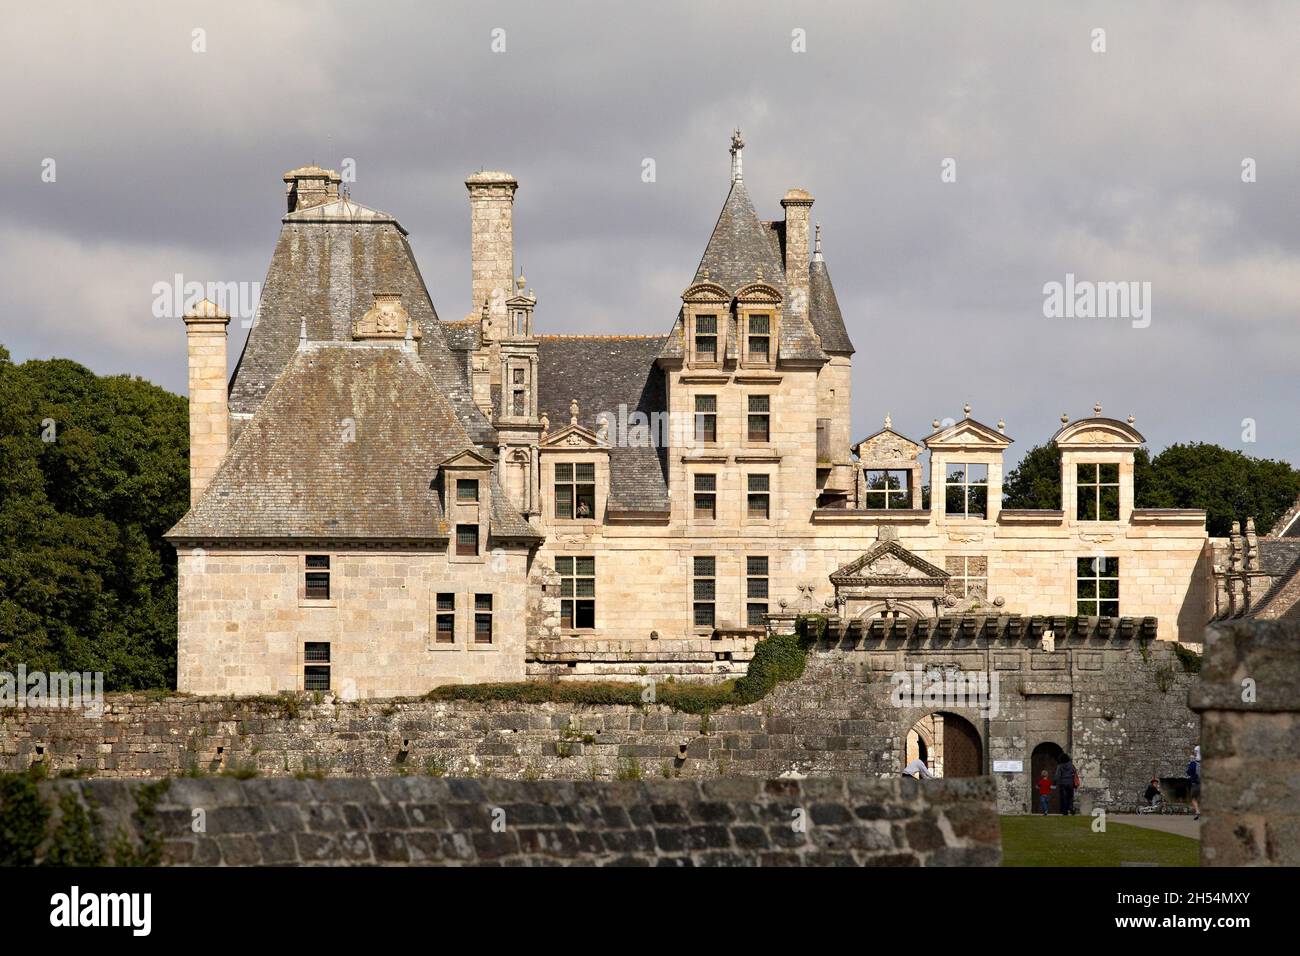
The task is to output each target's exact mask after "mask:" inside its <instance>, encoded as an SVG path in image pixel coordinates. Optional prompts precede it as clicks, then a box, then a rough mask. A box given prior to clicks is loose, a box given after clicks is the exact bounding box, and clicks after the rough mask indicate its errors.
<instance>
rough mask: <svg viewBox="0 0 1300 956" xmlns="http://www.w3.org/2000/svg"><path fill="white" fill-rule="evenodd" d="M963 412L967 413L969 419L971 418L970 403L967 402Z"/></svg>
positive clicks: (962, 408)
mask: <svg viewBox="0 0 1300 956" xmlns="http://www.w3.org/2000/svg"><path fill="white" fill-rule="evenodd" d="M961 410H962V411H963V412H965V413H966V417H967V418H970V402H967V403H966V404H965V405H963V406H962V407H961Z"/></svg>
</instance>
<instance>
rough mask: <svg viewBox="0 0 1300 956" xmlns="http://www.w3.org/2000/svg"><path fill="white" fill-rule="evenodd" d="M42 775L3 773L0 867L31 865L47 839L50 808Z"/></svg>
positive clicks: (1, 777)
mask: <svg viewBox="0 0 1300 956" xmlns="http://www.w3.org/2000/svg"><path fill="white" fill-rule="evenodd" d="M42 776H43V775H42V774H40V773H32V772H30V771H29V772H28V773H7V774H0V866H31V865H33V864H34V863H35V862H36V849H37V847H39V846H40V845H41V841H42V840H43V839H45V826H46V824H47V823H48V822H49V819H50V808H49V806H48V805H47V804H46V803H45V801H44V800H42V799H41V794H40V791H39V790H38V789H37V784H38V783H39V782H40V780H41V777H42Z"/></svg>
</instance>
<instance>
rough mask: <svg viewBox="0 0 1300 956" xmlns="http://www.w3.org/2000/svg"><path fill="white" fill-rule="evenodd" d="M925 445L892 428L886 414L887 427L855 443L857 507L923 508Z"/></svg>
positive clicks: (889, 509) (890, 509) (904, 509)
mask: <svg viewBox="0 0 1300 956" xmlns="http://www.w3.org/2000/svg"><path fill="white" fill-rule="evenodd" d="M921 451H922V445H921V444H920V443H919V442H914V441H912V440H911V439H910V438H908V437H906V436H905V435H901V434H899V433H898V432H896V431H894V429H893V421H892V419H890V417H889V416H888V415H886V416H885V427H884V428H882V429H881V430H880V431H878V432H876V433H875V434H874V435H868V436H867V437H866V438H864V439H862V441H860V442H858V443H857V444H856V445H855V446H853V453H854V455H855V456H856V457H857V462H856V465H857V478H856V485H855V487H856V500H857V507H859V508H862V509H870V510H873V511H906V510H917V511H919V510H920V508H921Z"/></svg>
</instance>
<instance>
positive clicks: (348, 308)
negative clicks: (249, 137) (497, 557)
mask: <svg viewBox="0 0 1300 956" xmlns="http://www.w3.org/2000/svg"><path fill="white" fill-rule="evenodd" d="M281 221H282V223H283V226H282V227H281V229H280V236H279V239H278V240H277V241H276V244H275V252H274V253H273V254H272V256H271V265H270V268H269V269H268V270H267V274H266V281H265V282H264V283H263V286H262V294H261V298H260V301H259V305H258V314H257V318H256V320H255V322H254V324H253V327H252V328H251V329H250V330H249V334H248V340H247V341H246V342H245V343H244V350H243V353H242V354H241V355H240V357H239V362H238V364H237V365H236V366H235V373H234V375H233V376H232V378H231V382H230V411H231V413H232V414H234V415H245V416H246V415H248V414H251V413H253V412H255V411H256V410H257V408H258V406H259V405H260V404H261V402H262V401H263V400H264V399H265V397H266V395H267V393H268V392H269V391H270V389H271V387H272V386H273V385H274V384H275V381H276V379H277V377H278V376H279V375H280V372H281V371H282V370H283V369H284V368H285V366H286V365H287V364H288V362H289V360H290V359H291V358H292V356H293V354H294V352H295V350H296V349H297V347H298V337H299V330H300V327H301V323H302V319H303V318H304V317H305V318H306V321H307V338H308V339H309V340H310V341H313V342H328V341H334V342H348V341H351V339H352V323H353V322H354V321H355V320H356V319H359V318H360V317H361V316H362V315H364V314H365V312H366V310H367V309H369V308H370V307H371V305H373V304H374V295H373V293H376V292H379V293H398V294H400V295H401V296H402V305H403V307H405V309H406V310H407V312H409V313H410V315H411V317H412V318H414V319H415V320H416V322H417V323H419V326H420V331H421V338H420V341H419V354H420V358H421V359H422V360H423V361H424V363H425V364H426V365H427V366H428V368H429V371H430V372H431V373H432V375H433V377H434V380H435V381H436V382H437V383H438V386H439V387H440V388H441V389H442V391H443V394H445V395H446V396H447V398H448V400H449V401H450V402H451V405H452V407H453V408H454V409H455V411H456V414H457V417H458V418H459V419H460V422H461V424H462V426H463V427H464V428H465V430H466V431H467V433H468V434H469V436H470V437H471V438H472V439H473V440H474V442H475V443H476V444H480V445H485V446H488V447H491V446H494V445H495V443H496V432H495V429H493V427H492V424H491V423H490V422H489V421H488V420H487V419H486V418H485V417H484V416H483V414H482V412H480V411H479V409H478V408H477V407H476V406H475V405H474V402H473V398H472V394H471V392H470V387H469V381H468V378H467V377H466V375H465V372H464V362H463V361H458V360H457V359H456V357H455V356H453V354H452V352H451V350H450V349H449V348H448V344H447V341H446V339H445V338H444V335H443V332H442V328H441V324H440V323H439V321H438V315H437V312H436V311H435V310H434V307H433V302H432V301H431V300H430V298H429V293H428V290H427V289H426V288H425V285H424V279H423V278H422V277H421V276H420V270H419V267H418V266H417V265H416V264H415V257H414V255H413V254H412V253H411V247H410V245H409V244H408V243H407V241H406V231H405V230H404V229H403V228H402V227H401V225H400V224H399V223H398V222H397V221H396V220H395V219H393V218H392V217H391V216H388V215H387V214H385V213H378V212H375V211H374V210H371V209H367V208H366V207H364V206H361V205H359V204H357V203H354V202H351V201H350V200H338V201H336V202H332V203H326V204H324V205H321V206H313V207H310V208H307V209H302V210H299V211H297V212H292V213H288V214H287V215H285V216H284V217H283V219H282V220H281Z"/></svg>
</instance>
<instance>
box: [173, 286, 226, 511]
mask: <svg viewBox="0 0 1300 956" xmlns="http://www.w3.org/2000/svg"><path fill="white" fill-rule="evenodd" d="M184 319H185V337H186V341H187V342H188V345H189V364H190V504H191V505H192V504H194V503H195V502H196V501H198V500H199V498H200V497H201V496H202V494H203V490H204V489H205V488H207V486H208V482H209V481H211V480H212V476H213V475H215V474H216V473H217V468H218V467H220V465H221V461H222V459H223V458H225V457H226V446H227V443H228V441H229V433H230V417H229V414H228V412H227V408H226V326H228V325H229V324H230V316H229V315H227V314H226V312H225V311H224V310H223V309H222V308H221V307H220V306H218V305H216V304H214V303H212V302H209V301H208V300H207V299H204V300H203V301H202V302H200V303H198V304H197V305H196V306H194V308H192V309H190V310H189V311H188V312H186V313H185V317H184Z"/></svg>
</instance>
